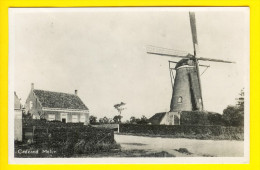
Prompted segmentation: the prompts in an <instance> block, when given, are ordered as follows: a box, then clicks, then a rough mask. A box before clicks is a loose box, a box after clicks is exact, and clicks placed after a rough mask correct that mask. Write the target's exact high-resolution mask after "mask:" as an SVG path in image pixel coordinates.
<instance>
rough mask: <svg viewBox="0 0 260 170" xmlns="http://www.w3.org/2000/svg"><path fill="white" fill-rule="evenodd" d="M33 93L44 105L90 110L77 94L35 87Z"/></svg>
mask: <svg viewBox="0 0 260 170" xmlns="http://www.w3.org/2000/svg"><path fill="white" fill-rule="evenodd" d="M33 93H34V94H35V95H36V96H37V98H38V100H39V101H40V103H41V105H42V107H48V108H61V109H81V110H88V108H87V106H86V105H85V104H84V103H83V102H82V100H81V99H80V98H79V97H78V96H77V95H75V94H69V93H60V92H52V91H46V90H37V89H34V90H33Z"/></svg>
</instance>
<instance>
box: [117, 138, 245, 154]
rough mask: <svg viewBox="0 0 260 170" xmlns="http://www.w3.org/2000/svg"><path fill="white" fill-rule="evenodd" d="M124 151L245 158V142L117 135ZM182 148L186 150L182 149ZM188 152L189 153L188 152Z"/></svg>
mask: <svg viewBox="0 0 260 170" xmlns="http://www.w3.org/2000/svg"><path fill="white" fill-rule="evenodd" d="M115 140H116V142H117V143H119V144H120V145H121V147H122V150H126V151H127V150H144V151H146V152H148V153H149V152H151V153H152V152H162V151H164V152H168V153H170V154H172V155H175V156H214V157H240V156H243V153H244V152H243V150H244V149H243V148H244V142H243V141H231V140H216V141H214V140H197V139H184V138H178V139H174V138H161V137H143V136H130V135H119V134H115ZM180 148H186V149H181V150H180ZM187 151H188V152H187Z"/></svg>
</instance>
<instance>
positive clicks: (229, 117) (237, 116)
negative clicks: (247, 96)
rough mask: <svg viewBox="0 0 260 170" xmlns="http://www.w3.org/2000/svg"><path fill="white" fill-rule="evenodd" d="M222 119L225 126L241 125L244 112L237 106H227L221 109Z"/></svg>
mask: <svg viewBox="0 0 260 170" xmlns="http://www.w3.org/2000/svg"><path fill="white" fill-rule="evenodd" d="M223 120H224V121H225V124H226V125H227V126H243V125H244V114H242V112H241V111H239V107H238V106H228V107H227V108H226V109H224V110H223Z"/></svg>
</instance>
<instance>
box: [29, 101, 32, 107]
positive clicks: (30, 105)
mask: <svg viewBox="0 0 260 170" xmlns="http://www.w3.org/2000/svg"><path fill="white" fill-rule="evenodd" d="M32 107H33V102H32V101H30V103H29V108H30V109H32Z"/></svg>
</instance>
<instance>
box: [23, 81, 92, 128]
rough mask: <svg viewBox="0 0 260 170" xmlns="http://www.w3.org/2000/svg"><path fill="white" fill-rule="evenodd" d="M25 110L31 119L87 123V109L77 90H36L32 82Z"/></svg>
mask: <svg viewBox="0 0 260 170" xmlns="http://www.w3.org/2000/svg"><path fill="white" fill-rule="evenodd" d="M25 110H26V114H28V113H29V114H31V115H32V118H33V119H46V120H48V121H54V120H55V121H61V122H64V123H69V122H71V123H79V122H81V123H84V125H87V124H89V109H88V108H87V106H86V105H85V104H84V103H83V102H82V100H81V99H80V98H79V96H78V94H77V90H75V93H74V94H69V93H61V92H52V91H46V90H38V89H34V84H33V83H32V85H31V91H30V94H29V96H28V98H27V100H26V103H25Z"/></svg>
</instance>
